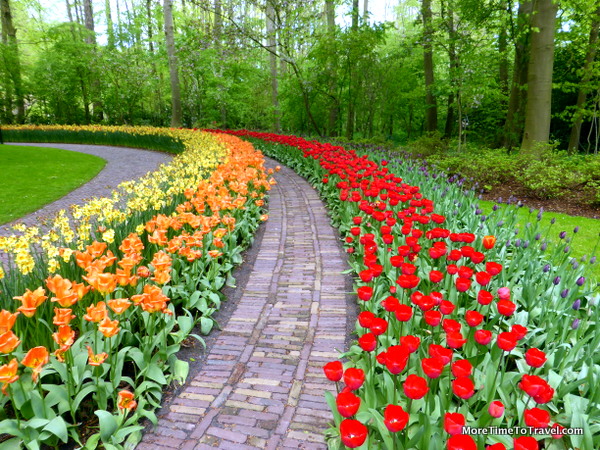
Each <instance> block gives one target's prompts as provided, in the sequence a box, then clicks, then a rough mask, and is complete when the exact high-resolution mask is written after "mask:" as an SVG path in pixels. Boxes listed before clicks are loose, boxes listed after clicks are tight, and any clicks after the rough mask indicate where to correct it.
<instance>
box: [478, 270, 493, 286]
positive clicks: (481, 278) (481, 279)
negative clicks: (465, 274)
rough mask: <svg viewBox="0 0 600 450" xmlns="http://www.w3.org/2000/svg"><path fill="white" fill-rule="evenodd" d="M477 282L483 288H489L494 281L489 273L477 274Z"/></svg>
mask: <svg viewBox="0 0 600 450" xmlns="http://www.w3.org/2000/svg"><path fill="white" fill-rule="evenodd" d="M475 281H477V283H478V284H479V285H481V286H487V285H488V284H489V283H490V281H492V276H491V275H490V274H489V273H487V272H477V273H476V274H475Z"/></svg>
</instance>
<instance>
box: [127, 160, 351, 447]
mask: <svg viewBox="0 0 600 450" xmlns="http://www.w3.org/2000/svg"><path fill="white" fill-rule="evenodd" d="M276 179H277V182H278V184H277V185H276V186H274V187H273V189H272V190H271V192H270V198H269V220H268V221H267V223H266V227H267V228H266V231H265V235H264V237H263V240H262V243H261V247H260V249H259V252H258V256H257V258H256V261H254V265H253V269H252V272H251V274H250V277H249V280H248V283H247V284H246V286H245V287H244V288H243V289H244V290H243V294H242V297H241V299H240V301H239V303H238V305H237V307H236V310H235V311H234V312H233V314H232V316H231V318H230V319H229V321H228V323H227V325H225V326H224V327H223V330H222V331H221V332H220V334H219V336H218V337H217V339H216V340H215V341H214V344H213V346H212V348H211V349H209V350H208V351H209V353H208V355H207V357H206V360H205V362H204V365H203V366H202V368H201V370H200V372H199V373H198V374H197V375H196V376H195V377H194V378H193V379H192V380H190V381H189V382H188V385H187V386H186V387H185V388H184V389H183V390H182V392H181V393H180V394H179V396H178V397H177V398H176V399H174V400H173V401H172V402H171V404H170V405H168V406H166V407H165V408H163V411H162V413H163V414H161V418H160V420H159V423H158V427H156V428H155V429H154V431H153V432H151V433H149V434H146V435H145V436H144V439H143V441H142V442H141V443H140V444H139V445H138V447H137V449H138V450H145V449H158V448H163V447H166V448H177V449H205V448H215V447H217V448H223V449H235V450H241V449H247V448H260V449H299V448H306V449H321V448H326V445H325V443H324V438H323V431H324V430H325V429H327V427H328V423H329V422H330V421H331V412H330V411H329V408H328V406H327V404H326V402H325V400H324V396H323V392H324V390H330V389H332V388H333V386H332V384H331V383H330V382H329V381H327V379H326V378H325V377H324V375H323V371H322V365H323V364H324V363H325V362H328V361H331V360H333V359H336V358H337V357H338V353H337V352H336V350H344V347H345V338H346V313H347V309H346V291H347V290H348V285H347V284H346V282H347V279H346V277H345V276H344V275H342V273H341V272H342V271H343V270H345V269H346V268H347V264H346V262H345V257H344V254H343V252H342V250H341V249H340V246H339V244H338V242H337V241H338V235H337V232H335V231H334V230H333V228H332V227H331V225H330V223H329V218H328V216H327V214H326V211H325V208H324V206H323V204H322V203H321V201H320V199H319V198H318V194H317V193H316V192H315V191H314V190H313V189H312V188H311V187H310V185H309V184H308V183H307V182H305V181H304V180H303V179H301V178H300V177H299V176H298V175H296V174H295V173H294V172H293V171H291V170H290V169H288V168H285V167H283V168H282V170H281V172H279V173H278V174H277V175H276ZM247 264H252V262H248V263H247ZM164 410H166V411H164Z"/></svg>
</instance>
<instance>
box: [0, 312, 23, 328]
mask: <svg viewBox="0 0 600 450" xmlns="http://www.w3.org/2000/svg"><path fill="white" fill-rule="evenodd" d="M19 314H21V313H20V312H18V311H17V312H16V313H11V312H10V311H7V310H5V309H3V310H2V311H0V334H4V333H6V332H8V331H10V330H12V327H13V326H14V325H15V321H16V320H17V316H18V315H19Z"/></svg>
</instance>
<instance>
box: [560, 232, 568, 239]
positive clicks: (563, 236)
mask: <svg viewBox="0 0 600 450" xmlns="http://www.w3.org/2000/svg"><path fill="white" fill-rule="evenodd" d="M558 237H559V238H561V239H564V238H565V237H567V232H566V231H561V232H560V233H559V234H558Z"/></svg>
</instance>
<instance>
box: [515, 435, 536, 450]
mask: <svg viewBox="0 0 600 450" xmlns="http://www.w3.org/2000/svg"><path fill="white" fill-rule="evenodd" d="M513 448H514V450H538V449H539V448H540V447H539V445H538V442H537V440H536V439H535V438H534V437H531V436H521V437H518V438H514V439H513Z"/></svg>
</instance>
